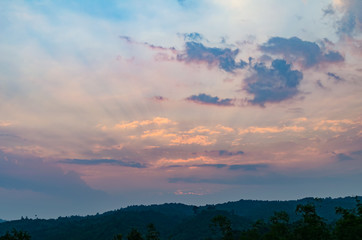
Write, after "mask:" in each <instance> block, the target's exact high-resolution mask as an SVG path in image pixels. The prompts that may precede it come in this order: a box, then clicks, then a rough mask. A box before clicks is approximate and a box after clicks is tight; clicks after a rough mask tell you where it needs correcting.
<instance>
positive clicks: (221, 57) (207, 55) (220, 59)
mask: <svg viewBox="0 0 362 240" xmlns="http://www.w3.org/2000/svg"><path fill="white" fill-rule="evenodd" d="M185 45H186V46H185V48H186V49H185V51H184V53H179V54H178V55H177V59H178V60H179V61H182V62H187V63H190V62H194V63H195V62H196V63H200V62H203V63H207V64H208V65H209V66H218V67H219V68H220V69H222V70H224V71H226V72H233V71H234V70H236V69H242V68H244V67H245V66H247V63H246V62H244V61H242V60H239V61H238V62H236V60H235V58H236V56H237V55H238V53H239V49H235V50H231V49H230V48H216V47H213V48H210V47H206V46H204V45H203V44H202V43H198V42H195V41H190V42H186V43H185Z"/></svg>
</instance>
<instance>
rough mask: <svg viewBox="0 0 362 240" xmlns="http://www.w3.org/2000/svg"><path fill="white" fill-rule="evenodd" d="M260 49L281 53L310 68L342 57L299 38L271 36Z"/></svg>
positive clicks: (334, 61)
mask: <svg viewBox="0 0 362 240" xmlns="http://www.w3.org/2000/svg"><path fill="white" fill-rule="evenodd" d="M260 50H261V51H263V52H265V53H269V54H276V55H282V56H283V57H284V58H285V59H286V60H288V61H289V62H295V61H296V62H298V63H300V64H301V65H302V67H303V68H311V67H314V66H317V65H319V64H321V63H338V62H343V61H344V57H343V56H342V55H341V54H340V53H339V52H337V51H331V50H325V49H321V48H320V47H319V45H318V44H316V43H314V42H309V41H303V40H301V39H300V38H297V37H292V38H289V39H288V38H282V37H272V38H270V39H269V40H268V42H266V43H264V44H263V45H261V46H260Z"/></svg>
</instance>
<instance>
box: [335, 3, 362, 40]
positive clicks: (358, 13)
mask: <svg viewBox="0 0 362 240" xmlns="http://www.w3.org/2000/svg"><path fill="white" fill-rule="evenodd" d="M334 7H335V9H336V10H338V11H339V12H341V13H342V17H341V19H340V20H339V21H338V22H337V33H338V34H340V35H342V36H343V35H348V36H354V35H357V34H359V33H361V32H362V1H360V0H340V1H334Z"/></svg>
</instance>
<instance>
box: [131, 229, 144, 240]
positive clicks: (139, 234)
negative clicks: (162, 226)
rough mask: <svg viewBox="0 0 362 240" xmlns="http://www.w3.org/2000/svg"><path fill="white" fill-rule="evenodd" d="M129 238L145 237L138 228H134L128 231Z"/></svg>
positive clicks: (134, 239) (139, 239)
mask: <svg viewBox="0 0 362 240" xmlns="http://www.w3.org/2000/svg"><path fill="white" fill-rule="evenodd" d="M127 240H143V237H142V235H141V233H140V232H139V231H138V230H137V229H135V228H133V229H132V230H131V232H129V233H128V235H127Z"/></svg>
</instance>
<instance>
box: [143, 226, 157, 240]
mask: <svg viewBox="0 0 362 240" xmlns="http://www.w3.org/2000/svg"><path fill="white" fill-rule="evenodd" d="M159 239H160V233H159V232H158V231H157V230H156V228H155V225H153V224H152V223H150V224H148V225H147V235H146V240H159Z"/></svg>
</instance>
